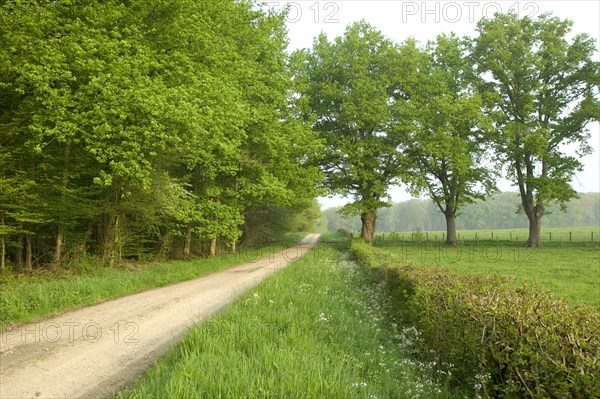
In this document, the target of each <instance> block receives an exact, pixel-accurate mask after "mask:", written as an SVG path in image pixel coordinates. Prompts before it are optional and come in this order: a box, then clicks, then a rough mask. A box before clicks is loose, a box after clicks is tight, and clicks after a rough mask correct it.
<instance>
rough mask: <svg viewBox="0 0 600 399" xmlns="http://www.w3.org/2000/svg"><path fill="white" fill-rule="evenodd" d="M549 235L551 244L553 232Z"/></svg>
mask: <svg viewBox="0 0 600 399" xmlns="http://www.w3.org/2000/svg"><path fill="white" fill-rule="evenodd" d="M548 234H549V235H550V242H552V232H551V231H550V232H548Z"/></svg>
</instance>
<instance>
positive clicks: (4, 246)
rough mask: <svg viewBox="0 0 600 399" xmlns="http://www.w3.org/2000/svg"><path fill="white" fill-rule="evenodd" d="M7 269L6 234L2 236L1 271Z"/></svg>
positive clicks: (0, 242)
mask: <svg viewBox="0 0 600 399" xmlns="http://www.w3.org/2000/svg"><path fill="white" fill-rule="evenodd" d="M4 270H6V242H5V241H4V235H2V237H0V271H4Z"/></svg>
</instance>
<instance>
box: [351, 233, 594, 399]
mask: <svg viewBox="0 0 600 399" xmlns="http://www.w3.org/2000/svg"><path fill="white" fill-rule="evenodd" d="M351 251H352V253H353V255H354V256H355V257H356V259H357V260H358V261H359V262H360V263H362V264H363V265H365V266H367V267H369V268H371V269H372V271H374V272H375V273H374V275H375V276H376V277H377V278H378V279H381V280H383V282H384V283H385V284H384V286H385V287H386V289H387V290H388V293H389V295H390V297H391V299H392V303H393V308H394V312H395V316H396V317H398V318H399V320H400V321H401V322H402V323H404V324H408V325H410V326H415V327H416V328H417V329H418V330H419V331H420V332H421V336H422V339H423V341H422V342H423V344H424V345H425V346H426V349H428V350H425V351H422V352H423V354H424V356H432V357H433V356H434V357H435V359H430V360H436V361H437V363H438V364H442V363H444V364H450V365H451V370H450V371H451V373H452V378H453V381H452V382H454V383H456V384H458V385H461V386H465V385H466V386H477V388H479V389H478V390H479V391H480V392H482V393H483V396H484V397H493V398H527V397H533V398H557V399H563V398H575V399H577V398H582V399H583V398H586V399H588V398H600V378H599V377H598V376H600V337H599V334H600V314H598V312H597V311H595V310H594V309H593V308H591V307H587V306H572V305H570V304H567V303H565V302H564V301H562V300H560V299H557V298H555V297H554V296H553V295H552V294H551V293H549V292H547V291H545V290H543V289H540V288H539V287H534V286H531V285H520V286H518V287H515V284H514V282H513V281H512V280H511V279H510V278H509V277H503V276H499V275H469V276H464V275H458V274H456V273H453V272H451V271H448V270H445V269H440V268H437V267H434V266H413V265H410V264H398V263H390V262H386V261H387V260H388V259H389V258H387V257H386V255H385V252H384V251H382V250H380V249H378V248H374V247H372V246H370V245H368V244H365V243H364V242H362V241H360V240H354V241H353V243H352V246H351Z"/></svg>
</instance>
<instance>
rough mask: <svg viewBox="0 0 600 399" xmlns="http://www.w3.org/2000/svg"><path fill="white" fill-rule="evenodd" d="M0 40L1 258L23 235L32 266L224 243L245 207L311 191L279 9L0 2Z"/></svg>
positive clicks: (178, 0)
mask: <svg viewBox="0 0 600 399" xmlns="http://www.w3.org/2000/svg"><path fill="white" fill-rule="evenodd" d="M0 42H2V46H1V47H0V69H1V70H2V73H1V74H0V108H1V109H2V112H1V113H0V133H1V134H0V137H2V139H1V143H0V144H1V147H0V184H1V188H2V190H1V191H0V218H1V219H2V221H3V223H2V224H1V225H2V226H4V227H2V230H1V231H0V235H2V240H3V241H2V242H8V243H9V245H8V247H7V248H8V252H7V256H6V257H7V259H9V260H10V261H11V262H10V263H12V264H13V265H14V267H16V268H19V265H18V264H17V263H19V262H20V260H19V259H21V258H22V254H21V252H22V250H23V248H22V247H21V246H20V244H19V243H20V242H21V241H23V235H24V234H28V235H35V240H33V248H32V251H33V257H34V258H35V259H36V260H37V263H38V264H42V265H43V264H46V263H49V261H50V259H51V258H54V260H55V262H56V263H57V264H60V263H62V262H64V261H65V260H68V257H69V256H74V255H75V253H77V252H78V251H79V253H81V252H82V251H83V252H88V253H91V254H99V255H101V256H102V257H103V259H104V260H105V261H108V262H109V263H110V264H114V263H115V261H116V262H118V260H119V258H121V257H122V256H132V255H135V256H139V255H140V254H145V253H153V254H158V255H160V256H171V255H177V254H178V253H179V252H181V251H182V248H183V247H187V248H186V250H185V251H187V252H188V253H189V252H200V251H201V249H200V248H201V246H202V244H203V242H206V241H209V240H213V239H215V237H221V238H222V239H223V240H224V241H227V242H228V243H232V242H234V241H237V240H238V239H239V238H240V235H241V233H242V226H243V225H244V224H245V222H246V220H245V217H244V216H245V215H244V212H245V210H246V209H248V208H250V207H253V206H257V204H260V205H265V206H276V207H293V206H296V205H297V204H299V203H305V202H307V201H309V200H310V199H312V198H314V197H315V195H316V182H317V181H318V179H319V178H320V175H319V172H318V168H316V167H314V166H309V165H308V163H309V159H312V158H313V157H314V154H315V153H317V152H318V151H319V148H320V142H319V141H318V140H315V138H316V137H315V134H314V133H313V132H312V131H311V130H310V129H309V128H308V127H307V126H305V125H304V124H303V123H301V122H299V121H297V120H296V119H295V117H294V116H295V113H294V112H295V107H296V106H295V103H294V99H293V98H292V97H291V95H290V92H291V89H292V85H293V83H292V82H291V72H290V68H289V66H288V56H287V53H286V50H285V48H286V36H285V29H284V15H282V14H277V13H268V14H267V13H264V12H261V11H258V10H257V8H256V7H255V6H254V4H253V2H238V1H234V0H225V1H205V2H200V3H199V2H196V1H191V0H169V1H165V2H150V3H149V2H145V1H138V0H136V1H132V2H128V3H126V4H121V3H115V2H101V1H92V2H84V1H72V2H42V3H36V2H27V1H10V2H3V3H2V5H1V6H0ZM31 43H36V45H35V46H32V45H31ZM192 236H193V237H192ZM77 237H81V238H77ZM190 247H194V248H190ZM52 253H54V255H51V254H52ZM48 254H50V255H48Z"/></svg>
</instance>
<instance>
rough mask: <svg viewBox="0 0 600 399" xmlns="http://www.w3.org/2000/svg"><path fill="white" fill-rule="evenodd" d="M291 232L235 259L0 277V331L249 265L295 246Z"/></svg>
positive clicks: (301, 234) (244, 251) (213, 259)
mask: <svg viewBox="0 0 600 399" xmlns="http://www.w3.org/2000/svg"><path fill="white" fill-rule="evenodd" d="M304 235H305V234H304V233H293V234H289V235H288V236H286V237H284V238H282V240H280V241H279V242H276V243H273V244H270V245H267V246H263V247H261V248H257V249H246V250H243V249H242V250H240V251H239V252H238V253H237V254H231V255H225V256H219V257H215V258H199V259H196V260H191V261H170V262H161V263H150V264H137V265H134V266H135V267H134V268H125V267H123V268H114V269H109V268H106V267H100V268H98V267H87V268H86V267H81V268H80V269H79V270H77V271H76V272H75V273H74V274H73V273H70V274H65V273H63V274H45V275H43V274H42V275H40V274H38V275H33V276H27V275H13V274H8V273H7V274H3V275H1V276H0V310H1V311H0V328H2V327H6V326H9V325H11V324H16V323H22V322H28V321H31V320H33V319H35V318H37V317H42V316H49V315H52V314H56V313H58V312H61V311H64V310H68V309H74V308H78V307H82V306H88V305H92V304H95V303H99V302H101V301H104V300H107V299H113V298H118V297H120V296H124V295H129V294H133V293H136V292H141V291H144V290H147V289H151V288H157V287H163V286H166V285H169V284H174V283H178V282H181V281H185V280H191V279H194V278H197V277H200V276H204V275H207V274H209V273H212V272H215V271H218V270H222V269H226V268H228V267H232V266H235V265H237V264H241V263H244V262H248V261H252V260H255V259H257V258H258V257H261V256H267V255H268V254H269V253H273V252H277V251H279V250H282V249H283V248H285V247H287V246H291V245H293V244H294V243H296V242H298V241H299V240H300V239H301V238H302V237H303V236H304Z"/></svg>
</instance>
